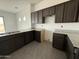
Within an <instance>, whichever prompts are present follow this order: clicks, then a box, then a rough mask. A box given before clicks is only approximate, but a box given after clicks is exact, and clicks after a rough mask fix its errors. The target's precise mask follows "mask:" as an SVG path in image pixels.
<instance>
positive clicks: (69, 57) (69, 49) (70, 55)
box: [65, 36, 74, 59]
mask: <svg viewBox="0 0 79 59" xmlns="http://www.w3.org/2000/svg"><path fill="white" fill-rule="evenodd" d="M65 49H66V50H65V52H66V55H67V59H74V46H73V44H72V42H71V41H70V39H69V37H68V36H66V44H65Z"/></svg>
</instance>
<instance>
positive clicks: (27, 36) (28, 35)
mask: <svg viewBox="0 0 79 59" xmlns="http://www.w3.org/2000/svg"><path fill="white" fill-rule="evenodd" d="M33 40H34V39H33V31H28V32H25V36H24V44H25V45H26V44H28V43H30V42H32V41H33Z"/></svg>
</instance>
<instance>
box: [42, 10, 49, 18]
mask: <svg viewBox="0 0 79 59" xmlns="http://www.w3.org/2000/svg"><path fill="white" fill-rule="evenodd" d="M47 16H49V8H46V9H44V10H43V17H47Z"/></svg>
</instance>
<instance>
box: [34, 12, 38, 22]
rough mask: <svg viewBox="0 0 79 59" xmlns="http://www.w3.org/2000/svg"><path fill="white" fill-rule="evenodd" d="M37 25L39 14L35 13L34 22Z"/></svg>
mask: <svg viewBox="0 0 79 59" xmlns="http://www.w3.org/2000/svg"><path fill="white" fill-rule="evenodd" d="M34 23H35V24H37V23H38V12H35V21H34Z"/></svg>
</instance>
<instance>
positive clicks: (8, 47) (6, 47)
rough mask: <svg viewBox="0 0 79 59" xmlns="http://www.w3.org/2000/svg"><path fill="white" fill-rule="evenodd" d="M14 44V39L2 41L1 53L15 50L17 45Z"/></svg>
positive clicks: (5, 53)
mask: <svg viewBox="0 0 79 59" xmlns="http://www.w3.org/2000/svg"><path fill="white" fill-rule="evenodd" d="M13 44H14V40H13V39H8V40H5V41H2V42H0V55H7V54H9V53H10V52H12V51H13V50H15V47H14V45H13Z"/></svg>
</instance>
